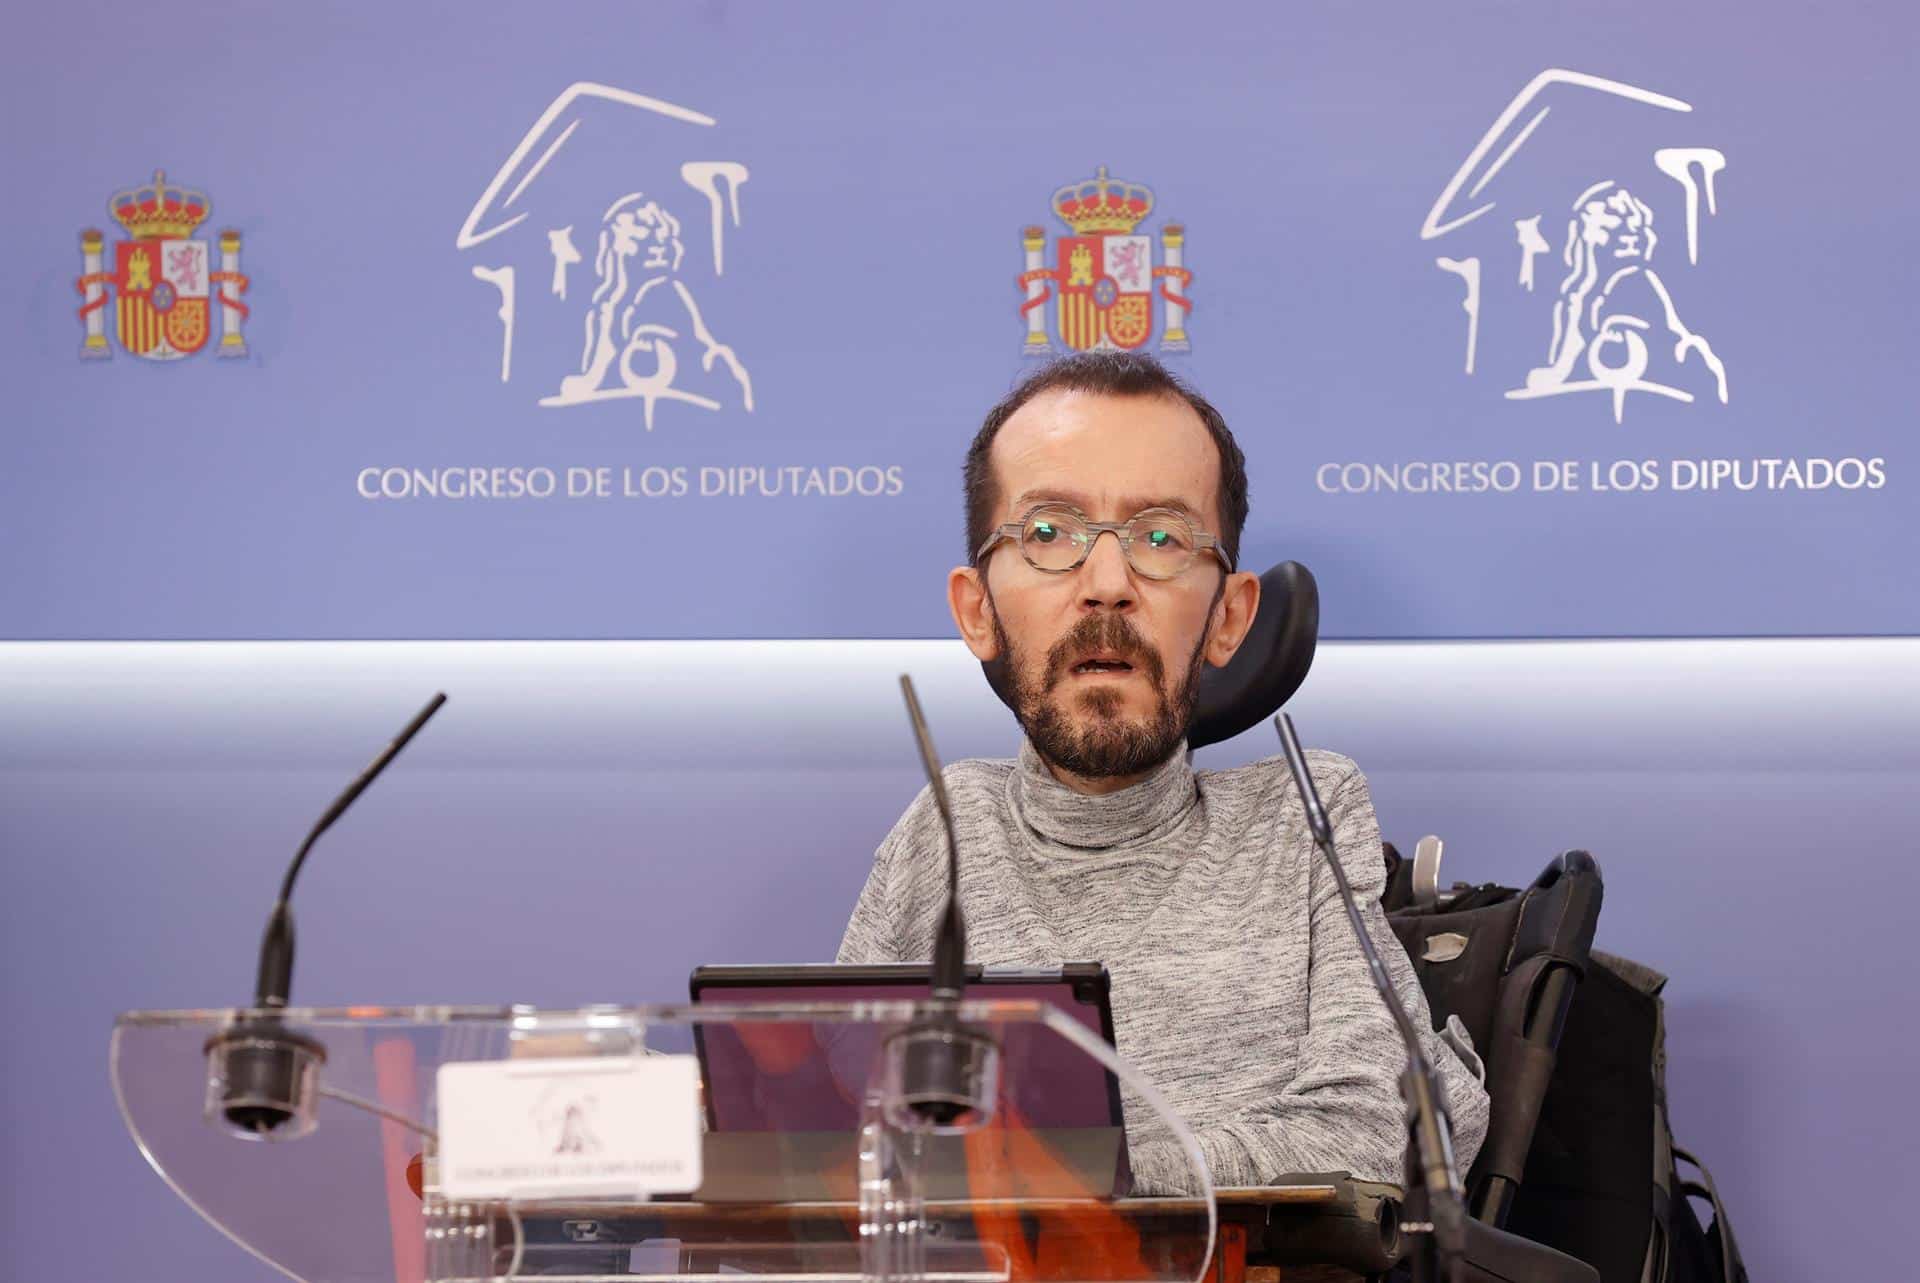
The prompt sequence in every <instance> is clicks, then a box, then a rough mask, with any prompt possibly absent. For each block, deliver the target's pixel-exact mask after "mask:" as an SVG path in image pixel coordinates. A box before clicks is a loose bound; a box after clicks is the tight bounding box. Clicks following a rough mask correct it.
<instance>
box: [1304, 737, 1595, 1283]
mask: <svg viewBox="0 0 1920 1283" xmlns="http://www.w3.org/2000/svg"><path fill="white" fill-rule="evenodd" d="M1273 726H1274V729H1275V730H1277V731H1279V732H1280V748H1281V751H1282V752H1284V753H1285V754H1286V757H1287V769H1288V770H1289V771H1291V772H1292V773H1293V784H1294V787H1295V788H1296V789H1297V790H1299V793H1300V802H1301V805H1302V806H1303V807H1304V808H1305V810H1306V813H1307V828H1308V830H1309V831H1311V832H1312V834H1313V842H1314V845H1315V846H1317V847H1319V848H1320V854H1321V855H1323V856H1325V857H1326V861H1327V866H1328V867H1329V868H1331V869H1332V870H1333V882H1334V885H1335V886H1336V887H1337V888H1339V891H1340V903H1341V904H1342V905H1343V906H1345V908H1346V911H1347V925H1348V926H1349V927H1351V928H1352V929H1353V936H1354V939H1355V940H1356V941H1358V942H1359V945H1360V952H1361V953H1362V954H1364V955H1365V956H1366V959H1367V972H1368V974H1369V976H1371V977H1372V980H1373V987H1374V989H1375V990H1376V991H1378V993H1379V994H1380V1000H1381V1001H1382V1002H1384V1003H1385V1004H1386V1006H1387V1011H1388V1012H1389V1013H1390V1014H1391V1015H1392V1016H1393V1023H1394V1027H1395V1028H1396V1029H1398V1030H1399V1032H1400V1041H1401V1042H1403V1043H1405V1044H1406V1048H1407V1067H1406V1069H1405V1071H1404V1072H1403V1073H1402V1074H1401V1076H1400V1094H1401V1097H1402V1098H1403V1099H1404V1100H1405V1101H1406V1105H1407V1124H1408V1131H1409V1134H1408V1146H1407V1169H1406V1199H1405V1204H1404V1206H1405V1211H1406V1216H1407V1222H1408V1225H1409V1226H1411V1227H1414V1228H1416V1229H1417V1230H1419V1231H1425V1232H1426V1233H1428V1234H1429V1235H1430V1239H1429V1241H1430V1242H1431V1243H1432V1246H1433V1253H1432V1256H1431V1257H1429V1256H1428V1255H1427V1254H1426V1253H1424V1252H1422V1251H1421V1249H1420V1248H1419V1247H1418V1246H1417V1244H1418V1243H1419V1241H1420V1240H1419V1239H1417V1238H1416V1239H1415V1240H1414V1241H1415V1243H1416V1247H1415V1248H1414V1249H1413V1277H1414V1279H1415V1280H1416V1283H1421V1281H1424V1280H1427V1279H1431V1278H1434V1277H1435V1275H1436V1269H1437V1273H1438V1277H1440V1278H1444V1279H1448V1280H1452V1281H1453V1283H1518V1281H1519V1280H1528V1281H1529V1283H1599V1280H1600V1275H1599V1273H1598V1272H1597V1271H1596V1270H1594V1269H1593V1267H1592V1266H1590V1265H1588V1264H1586V1263H1585V1262H1584V1261H1578V1260H1575V1259H1574V1258H1573V1257H1571V1256H1566V1255H1564V1254H1562V1253H1560V1252H1556V1251H1555V1250H1554V1249H1552V1248H1550V1247H1547V1246H1546V1245H1545V1244H1543V1243H1535V1242H1532V1241H1531V1240H1528V1239H1524V1238H1521V1237H1520V1236H1519V1235H1517V1234H1509V1233H1507V1232H1506V1231H1504V1230H1501V1229H1497V1228H1495V1227H1494V1226H1492V1225H1487V1224H1485V1223H1483V1222H1481V1221H1476V1220H1473V1219H1471V1218H1470V1217H1468V1216H1467V1212H1466V1200H1465V1198H1464V1196H1463V1194H1462V1191H1461V1187H1460V1175H1459V1172H1458V1171H1457V1169H1456V1168H1455V1166H1454V1158H1453V1137H1452V1135H1451V1133H1450V1131H1449V1126H1448V1122H1447V1113H1446V1105H1445V1103H1444V1102H1445V1099H1446V1098H1445V1096H1444V1095H1443V1094H1442V1093H1441V1091H1440V1088H1439V1084H1438V1082H1437V1080H1436V1079H1435V1077H1434V1072H1433V1066H1431V1065H1430V1064H1428V1063H1427V1057H1426V1053H1425V1052H1424V1051H1423V1050H1422V1049H1421V1047H1420V1036H1419V1034H1418V1033H1417V1032H1416V1031H1415V1029H1414V1025H1413V1020H1412V1018H1411V1017H1409V1016H1408V1015H1407V1009H1406V1008H1405V1007H1404V1006H1402V1005H1401V1003H1400V995H1399V993H1398V992H1397V991H1395V989H1394V987H1393V981H1392V980H1391V979H1390V978H1389V977H1388V976H1387V968H1386V964H1385V963H1384V962H1382V961H1381V959H1380V951H1379V950H1378V949H1376V948H1374V945H1373V937H1372V936H1370V935H1369V934H1368V933H1367V925H1366V923H1365V922H1364V921H1362V919H1361V917H1360V905H1359V903H1358V902H1357V901H1356V900H1355V899H1354V898H1353V887H1352V886H1351V885H1349V884H1348V882H1347V872H1346V870H1345V869H1344V868H1342V867H1341V864H1340V856H1339V854H1338V852H1336V851H1335V850H1334V846H1333V826H1332V825H1331V824H1330V823H1328V821H1327V812H1326V808H1324V807H1323V806H1321V804H1320V793H1319V790H1317V789H1316V788H1314V786H1313V776H1312V774H1310V773H1309V772H1308V770H1307V757H1306V754H1305V753H1303V752H1302V751H1301V749H1300V739H1299V737H1298V736H1297V735H1295V734H1294V730H1293V719H1292V718H1291V717H1288V716H1287V715H1286V714H1285V713H1281V714H1279V715H1278V716H1276V717H1275V718H1274V719H1273Z"/></svg>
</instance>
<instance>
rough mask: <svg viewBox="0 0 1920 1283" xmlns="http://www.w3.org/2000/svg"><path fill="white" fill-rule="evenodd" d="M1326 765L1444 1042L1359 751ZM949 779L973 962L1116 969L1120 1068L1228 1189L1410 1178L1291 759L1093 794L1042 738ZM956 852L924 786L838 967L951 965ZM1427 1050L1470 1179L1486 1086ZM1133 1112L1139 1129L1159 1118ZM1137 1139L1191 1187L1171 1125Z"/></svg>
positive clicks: (1368, 1009) (1389, 939) (1416, 1004)
mask: <svg viewBox="0 0 1920 1283" xmlns="http://www.w3.org/2000/svg"><path fill="white" fill-rule="evenodd" d="M1307 756H1308V762H1309V764H1310V766H1311V768H1312V771H1313V778H1314V782H1315V784H1316V785H1317V786H1318V787H1319V790H1320V796H1321V798H1322V800H1323V801H1324V802H1325V804H1326V807H1327V812H1328V816H1329V818H1330V819H1331V820H1332V822H1333V827H1334V843H1335V847H1336V849H1338V851H1339V852H1340V855H1341V861H1342V866H1343V867H1344V869H1345V870H1346V874H1347V878H1348V880H1349V881H1350V882H1351V883H1352V884H1353V890H1354V894H1355V895H1356V896H1358V897H1359V899H1360V905H1361V910H1362V913H1363V915H1364V917H1365V920H1366V923H1367V929H1368V930H1369V932H1370V933H1371V934H1372V936H1373V940H1374V943H1375V945H1376V946H1377V947H1378V948H1379V950H1380V952H1381V954H1382V955H1383V956H1384V957H1385V958H1386V961H1387V967H1388V971H1389V973H1390V974H1391V976H1392V978H1393V982H1394V986H1395V988H1397V989H1398V990H1399V993H1400V998H1401V1001H1402V1002H1404V1003H1405V1004H1406V1006H1407V1009H1408V1011H1409V1012H1410V1013H1411V1014H1412V1016H1413V1019H1414V1021H1415V1023H1416V1024H1417V1025H1419V1026H1420V1028H1421V1029H1422V1030H1423V1031H1427V1030H1431V1028H1432V1017H1431V1016H1430V1015H1429V1013H1428V1008H1427V1003H1426V999H1425V997H1424V996H1423V995H1422V994H1421V992H1420V986H1419V983H1418V981H1417V980H1416V979H1415V978H1414V974H1413V967H1412V965H1411V964H1410V963H1409V962H1408V960H1407V955H1406V951H1405V950H1404V949H1402V948H1401V946H1400V943H1399V941H1398V940H1396V939H1395V938H1394V935H1393V933H1392V931H1391V930H1390V929H1389V927H1388V926H1387V922H1386V918H1385V916H1384V915H1383V914H1382V912H1381V910H1380V903H1379V896H1380V889H1381V886H1382V884H1383V883H1384V880H1385V869H1384V866H1383V863H1382V860H1381V855H1380V831H1379V826H1378V823H1377V822H1376V821H1375V819H1374V815H1373V802H1372V800H1371V798H1370V797H1369V796H1368V794H1367V783H1366V780H1365V778H1364V777H1362V776H1361V774H1360V772H1359V770H1358V769H1357V768H1356V767H1355V766H1354V764H1353V763H1352V762H1350V761H1348V760H1347V759H1346V758H1344V757H1340V756H1337V755H1335V754H1332V753H1322V752H1313V753H1309V754H1308V755H1307ZM946 784H947V791H948V795H949V797H950V799H951V801H952V805H953V819H954V826H955V831H956V833H957V836H958V839H959V845H960V852H961V863H960V895H961V904H962V906H963V908H964V909H965V912H966V920H967V958H968V960H969V961H971V962H979V963H985V964H986V965H989V966H1021V967H1037V966H1048V965H1058V964H1060V963H1064V962H1075V961H1098V962H1104V963H1105V964H1106V966H1107V968H1108V970H1109V971H1110V972H1111V973H1112V976H1113V1009H1114V1034H1115V1041H1116V1042H1117V1044H1118V1047H1119V1051H1120V1054H1121V1055H1122V1056H1123V1057H1125V1058H1126V1059H1127V1061H1128V1062H1129V1063H1131V1064H1132V1065H1133V1066H1135V1067H1136V1068H1137V1069H1139V1070H1140V1072H1141V1073H1143V1074H1144V1075H1145V1076H1146V1078H1147V1079H1148V1080H1149V1081H1150V1082H1152V1083H1153V1084H1154V1085H1155V1086H1156V1087H1158V1088H1159V1089H1160V1091H1161V1092H1162V1093H1163V1094H1164V1095H1165V1096H1166V1098H1167V1100H1168V1101H1169V1103H1171V1104H1172V1106H1173V1108H1174V1109H1175V1110H1176V1111H1177V1112H1178V1113H1179V1114H1180V1115H1181V1117H1183V1118H1184V1119H1185V1120H1186V1121H1187V1123H1188V1125H1189V1126H1190V1127H1192V1129H1193V1131H1194V1134H1195V1136H1197V1137H1198V1138H1199V1141H1200V1148H1201V1151H1202V1153H1204V1154H1205V1156H1206V1160H1207V1166H1208V1168H1209V1169H1210V1170H1211V1171H1212V1174H1213V1179H1214V1183H1215V1184H1216V1185H1221V1186H1231V1185H1262V1184H1269V1183H1272V1182H1274V1181H1276V1180H1277V1179H1279V1178H1281V1177H1283V1176H1286V1175H1289V1174H1298V1173H1305V1172H1339V1171H1345V1172H1350V1173H1352V1174H1353V1175H1354V1176H1355V1177H1357V1178H1359V1179H1362V1180H1370V1181H1384V1182H1389V1183H1392V1184H1399V1183H1400V1182H1401V1180H1402V1165H1403V1162H1404V1151H1405V1145H1406V1131H1405V1127H1404V1124H1403V1123H1402V1121H1401V1119H1402V1112H1401V1104H1400V1091H1399V1086H1398V1076H1399V1072H1400V1067H1401V1064H1402V1061H1403V1053H1402V1050H1401V1044H1400V1040H1399V1038H1398V1036H1397V1035H1396V1034H1395V1032H1394V1028H1393V1023H1392V1019H1391V1017H1389V1016H1388V1015H1387V1012H1386V1010H1385V1008H1384V1007H1383V1006H1382V1005H1381V1003H1380V999H1379V996H1378V995H1377V994H1375V993H1374V991H1373V988H1372V985H1371V984H1370V982H1369V981H1368V978H1367V972H1366V963H1365V960H1364V958H1363V956H1362V954H1361V953H1360V950H1359V947H1358V945H1357V944H1356V943H1355V942H1354V939H1353V935H1352V932H1351V930H1350V929H1349V927H1348V925H1347V921H1346V917H1345V912H1344V910H1343V909H1342V908H1341V906H1340V901H1339V897H1338V895H1337V894H1336V892H1335V888H1334V882H1333V876H1332V874H1331V873H1330V872H1329V871H1328V870H1327V868H1326V865H1325V862H1324V861H1323V860H1322V858H1321V857H1320V856H1319V854H1318V853H1317V851H1316V850H1315V848H1314V845H1313V840H1312V838H1311V836H1310V835H1309V833H1308V830H1307V825H1306V817H1305V814H1304V813H1303V811H1302V809H1301V805H1300V800H1299V798H1298V797H1297V796H1296V795H1295V792H1294V787H1293V781H1292V777H1291V776H1290V775H1289V774H1288V772H1287V767H1286V763H1285V762H1284V761H1283V760H1281V759H1279V758H1269V759H1267V760H1266V761H1262V762H1256V763H1254V764H1253V765H1251V766H1242V767H1236V768H1234V769H1232V770H1226V771H1199V772H1196V771H1194V770H1193V768H1192V766H1191V763H1190V760H1189V757H1188V754H1187V752H1186V750H1185V747H1184V746H1182V749H1181V751H1180V752H1178V753H1175V754H1174V756H1173V757H1172V758H1170V759H1169V760H1168V761H1167V763H1166V764H1165V765H1163V766H1161V767H1159V768H1158V769H1156V770H1155V771H1154V772H1153V773H1152V774H1151V775H1150V776H1148V778H1146V779H1145V780H1142V781H1141V782H1140V783H1137V784H1134V785H1131V786H1129V787H1127V788H1125V789H1121V790H1119V791H1118V792H1115V793H1110V794H1107V795H1105V796H1097V797H1096V796H1088V795H1085V794H1081V793H1076V792H1073V791H1072V790H1071V789H1068V788H1067V787H1066V786H1064V785H1062V784H1061V783H1060V782H1059V781H1057V780H1055V779H1054V778H1053V776H1052V775H1051V774H1050V773H1049V772H1048V771H1047V769H1046V767H1045V765H1044V764H1043V763H1042V762H1041V761H1040V759H1039V756H1038V755H1037V754H1036V753H1035V752H1034V750H1033V746H1032V745H1031V744H1023V745H1022V746H1021V751H1020V757H1019V759H1018V761H1005V760H1001V761H986V760H977V759H976V760H969V761H963V762H956V763H954V764H953V765H951V766H949V767H947V768H946ZM945 851H946V843H945V841H944V838H943V835H942V833H941V826H940V818H939V815H938V813H937V812H936V810H935V809H934V806H933V799H932V792H931V790H928V789H922V790H921V792H920V796H919V797H917V798H915V799H914V802H913V805H912V806H910V807H908V808H907V813H906V814H905V815H904V816H902V817H901V819H900V822H899V823H898V824H896V825H895V826H894V828H893V832H891V833H889V834H888V835H887V838H886V840H885V841H884V842H882V843H881V844H880V849H879V851H878V853H877V854H876V855H875V857H874V865H873V872H872V874H871V875H870V876H869V877H868V878H867V884H866V888H865V890H863V891H862V892H861V894H860V900H859V903H857V904H856V905H855V906H854V910H853V918H852V921H850V922H849V923H848V924H847V934H846V938H845V939H844V940H843V941H842V942H841V945H840V955H839V960H840V961H841V962H901V961H907V960H918V959H924V958H927V957H928V956H929V955H930V954H931V953H932V947H933V937H934V927H935V924H936V922H937V921H938V919H939V916H940V913H941V910H942V908H943V907H944V904H945V896H946V856H945ZM1427 1054H1428V1056H1429V1057H1430V1058H1431V1059H1432V1061H1433V1063H1434V1064H1435V1065H1436V1066H1438V1068H1439V1072H1440V1076H1441V1079H1442V1081H1443V1083H1444V1085H1445V1088H1446V1093H1447V1101H1448V1108H1449V1110H1450V1112H1451V1114H1452V1118H1453V1133H1454V1146H1455V1150H1456V1155H1457V1158H1458V1160H1459V1164H1460V1168H1461V1170H1462V1171H1464V1170H1465V1169H1466V1167H1467V1165H1468V1164H1469V1163H1471V1162H1472V1161H1473V1157H1474V1155H1475V1154H1476V1153H1478V1152H1479V1149H1480V1142H1481V1140H1482V1139H1483V1138H1484V1137H1485V1135H1486V1130H1487V1096H1486V1092H1485V1091H1484V1090H1483V1089H1482V1087H1481V1086H1480V1083H1479V1080H1478V1078H1477V1077H1476V1075H1475V1072H1474V1071H1473V1070H1470V1069H1469V1068H1468V1066H1467V1065H1466V1064H1465V1063H1463V1061H1462V1060H1461V1058H1460V1056H1458V1055H1456V1054H1455V1052H1454V1050H1453V1049H1452V1047H1451V1046H1449V1044H1448V1043H1447V1042H1446V1041H1444V1040H1443V1039H1442V1038H1440V1037H1439V1036H1437V1035H1434V1036H1430V1037H1429V1039H1428V1043H1427ZM1468 1054H1469V1055H1471V1052H1469V1053H1468ZM1477 1068H1478V1066H1477V1065H1476V1066H1475V1069H1477ZM1126 1104H1127V1116H1128V1118H1129V1120H1143V1119H1146V1118H1147V1111H1146V1110H1145V1108H1144V1106H1143V1105H1142V1104H1140V1103H1138V1102H1134V1101H1131V1100H1129V1101H1127V1102H1126ZM1129 1130H1130V1133H1131V1134H1130V1135H1129V1138H1128V1139H1129V1146H1130V1151H1131V1155H1132V1160H1133V1167H1134V1172H1135V1175H1136V1178H1137V1179H1138V1180H1139V1181H1140V1183H1141V1184H1142V1185H1143V1186H1144V1187H1148V1188H1156V1189H1167V1188H1177V1187H1179V1186H1180V1185H1181V1184H1182V1183H1183V1180H1182V1177H1183V1174H1184V1173H1185V1172H1186V1170H1187V1167H1186V1163H1185V1160H1184V1159H1183V1158H1182V1157H1180V1155H1179V1153H1178V1151H1177V1149H1176V1148H1175V1147H1174V1145H1173V1142H1172V1140H1171V1138H1169V1137H1167V1136H1166V1134H1165V1133H1164V1131H1157V1129H1156V1128H1154V1127H1153V1126H1152V1125H1151V1124H1147V1125H1144V1126H1142V1125H1138V1124H1137V1123H1136V1122H1132V1121H1130V1124H1129Z"/></svg>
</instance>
